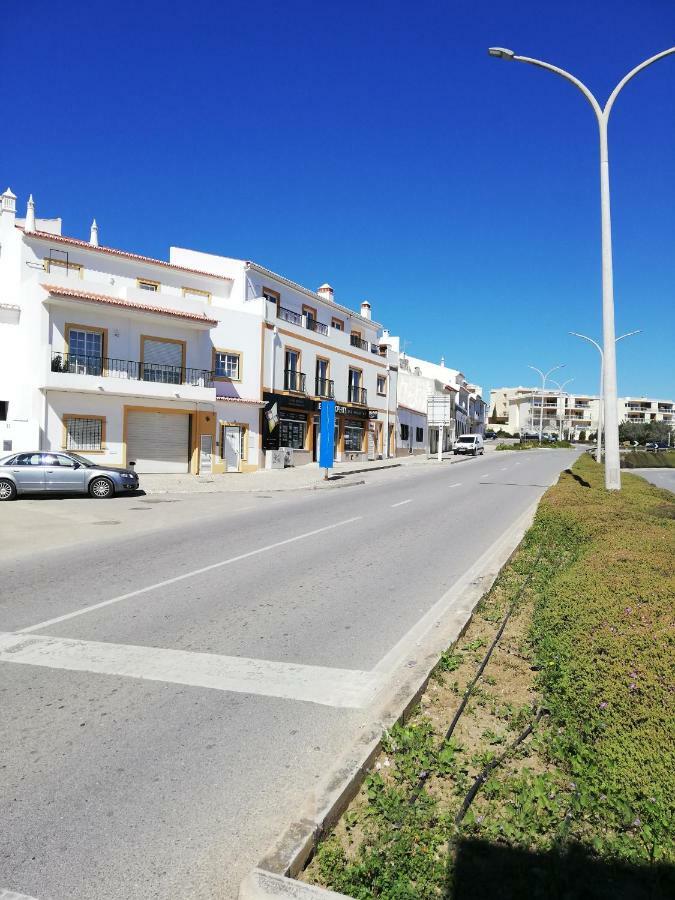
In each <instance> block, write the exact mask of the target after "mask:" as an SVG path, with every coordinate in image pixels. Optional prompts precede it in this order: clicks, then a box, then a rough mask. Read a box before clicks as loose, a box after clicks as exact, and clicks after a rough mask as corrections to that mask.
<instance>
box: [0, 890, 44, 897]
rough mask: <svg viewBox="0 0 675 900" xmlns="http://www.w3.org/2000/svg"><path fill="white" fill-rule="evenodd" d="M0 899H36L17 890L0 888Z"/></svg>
mask: <svg viewBox="0 0 675 900" xmlns="http://www.w3.org/2000/svg"><path fill="white" fill-rule="evenodd" d="M0 900H36V898H35V897H29V896H28V894H20V893H19V892H18V891H8V890H3V889H2V888H0Z"/></svg>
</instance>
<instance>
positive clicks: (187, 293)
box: [183, 287, 211, 303]
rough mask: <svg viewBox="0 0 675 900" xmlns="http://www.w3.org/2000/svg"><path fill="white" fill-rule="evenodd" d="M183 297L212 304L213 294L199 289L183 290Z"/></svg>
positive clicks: (186, 288)
mask: <svg viewBox="0 0 675 900" xmlns="http://www.w3.org/2000/svg"><path fill="white" fill-rule="evenodd" d="M183 296H184V297H187V298H188V299H190V300H205V301H206V302H207V303H210V302H211V294H210V292H209V291H200V290H199V288H189V287H184V288H183Z"/></svg>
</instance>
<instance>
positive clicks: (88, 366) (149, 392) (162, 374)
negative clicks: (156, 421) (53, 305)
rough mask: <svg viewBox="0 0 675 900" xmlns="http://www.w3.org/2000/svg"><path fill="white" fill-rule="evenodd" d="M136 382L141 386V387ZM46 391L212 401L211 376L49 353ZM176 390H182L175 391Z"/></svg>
mask: <svg viewBox="0 0 675 900" xmlns="http://www.w3.org/2000/svg"><path fill="white" fill-rule="evenodd" d="M139 382H141V383H143V386H142V387H141V386H140V385H139ZM44 386H45V387H47V388H51V389H54V390H77V391H87V390H89V391H97V392H99V393H111V394H127V395H130V394H143V395H145V396H148V397H157V398H165V399H174V398H176V396H177V395H178V396H179V397H180V398H181V399H185V400H215V389H214V384H213V372H211V371H210V370H208V369H193V368H185V367H182V366H169V365H164V364H161V363H149V362H136V361H135V360H129V359H112V358H110V357H107V356H103V357H102V356H85V355H83V354H80V353H58V352H52V354H51V362H50V372H49V374H48V376H47V379H46V384H45V385H44ZM176 387H181V390H180V391H176V390H175V388H176Z"/></svg>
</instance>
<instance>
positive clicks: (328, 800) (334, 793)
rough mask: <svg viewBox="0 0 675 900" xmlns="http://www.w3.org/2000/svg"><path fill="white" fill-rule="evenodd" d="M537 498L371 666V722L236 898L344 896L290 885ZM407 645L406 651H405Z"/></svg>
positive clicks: (486, 585) (508, 551) (487, 584)
mask: <svg viewBox="0 0 675 900" xmlns="http://www.w3.org/2000/svg"><path fill="white" fill-rule="evenodd" d="M538 506H539V500H537V502H536V503H534V504H532V505H531V506H530V507H529V508H528V509H527V510H526V511H525V512H524V513H523V514H522V515H521V516H519V518H518V519H517V520H516V521H515V522H514V523H513V525H511V527H510V528H509V529H508V530H507V531H506V532H505V533H504V534H503V535H502V536H501V537H500V538H498V539H497V541H495V543H494V544H493V545H492V546H491V547H489V548H488V549H487V550H486V551H485V553H483V555H482V556H481V557H480V558H479V559H478V560H476V562H475V563H474V564H473V566H471V567H470V568H469V569H468V570H467V571H466V572H465V573H464V575H462V577H461V578H460V579H459V580H458V581H457V582H456V583H455V584H454V585H453V586H452V587H451V588H450V590H449V591H447V592H446V594H444V595H443V597H441V598H440V600H439V601H438V602H437V603H436V604H435V605H434V606H433V607H431V609H430V610H429V611H428V612H427V613H426V614H425V616H423V617H422V619H420V620H419V621H418V623H417V624H416V625H415V626H413V628H412V629H411V630H410V631H409V632H408V633H407V635H406V636H405V637H404V638H403V639H402V641H401V642H399V644H397V645H396V646H395V647H394V648H392V650H391V651H390V653H389V654H387V656H386V657H385V658H384V660H382V661H381V663H380V664H378V668H379V667H380V666H382V663H384V662H385V661H387V666H386V669H384V670H383V669H380V670H381V671H386V672H390V673H391V678H390V683H391V684H390V687H389V693H388V696H386V697H380V700H379V704H378V700H377V699H376V701H375V705H374V707H373V709H372V717H371V721H370V722H369V723H368V727H367V728H366V731H365V733H364V734H363V735H361V736H360V737H359V738H357V739H356V740H355V741H354V743H353V744H352V746H351V747H350V748H349V750H348V751H347V753H346V754H345V755H344V756H343V757H342V759H341V760H339V761H338V764H337V765H336V766H335V767H334V768H333V770H332V771H331V772H329V773H328V774H327V776H326V777H325V778H324V780H323V782H322V784H321V785H320V787H319V788H318V789H317V792H316V794H315V795H312V796H311V797H308V799H307V802H306V804H305V810H304V811H305V813H306V814H305V815H304V816H302V818H299V819H297V820H296V821H295V822H294V823H293V824H291V825H290V826H289V827H288V828H287V829H286V831H285V832H284V833H283V834H281V835H280V837H279V838H278V839H277V841H276V842H275V843H274V844H273V846H272V847H270V849H269V850H268V851H267V853H266V854H265V855H264V857H263V858H262V860H261V861H260V862H259V864H258V866H257V867H256V868H255V869H253V871H252V872H250V873H249V874H248V875H247V876H246V878H244V880H243V881H242V882H241V885H240V889H239V895H238V896H239V900H265V898H274V897H276V898H284V897H285V898H296V900H313V898H315V900H319V898H324V900H331V898H332V900H336V898H345V897H346V895H344V894H336V893H335V892H333V891H329V890H326V889H324V888H320V887H315V886H313V885H309V884H305V883H304V882H300V881H297V880H295V876H297V875H298V874H299V873H300V872H301V871H302V870H303V868H304V866H305V865H306V863H307V862H308V860H309V859H310V857H311V856H312V855H313V853H314V851H315V849H316V847H317V845H318V843H319V842H320V840H321V839H322V837H323V836H324V835H325V834H327V833H328V832H329V831H331V830H332V828H333V827H334V826H335V824H336V823H337V822H338V820H339V819H340V816H341V815H342V814H343V812H344V811H345V809H346V808H347V806H348V805H349V803H350V802H351V800H352V799H353V798H354V796H355V795H356V794H357V792H358V790H359V788H360V787H361V784H362V782H363V780H364V778H365V777H366V775H367V773H368V770H369V769H370V768H371V766H372V764H373V763H374V761H375V757H376V756H377V755H378V754H379V752H380V750H381V742H382V734H383V733H384V732H385V731H387V730H389V729H391V728H392V727H393V726H394V725H395V724H396V723H397V722H404V721H405V720H406V718H407V717H408V715H409V714H410V712H411V710H412V709H413V708H414V707H415V706H416V705H417V703H418V701H419V699H420V697H421V696H422V694H423V693H424V691H425V689H426V686H427V683H428V681H429V678H430V677H431V673H432V672H433V670H434V668H435V667H436V664H437V663H438V659H439V657H440V654H441V653H442V652H443V650H445V649H446V648H447V647H448V646H450V645H451V644H452V643H454V642H455V641H457V640H458V639H459V638H460V637H461V635H462V634H463V633H464V631H465V630H466V628H467V626H468V624H469V622H470V621H471V618H472V616H473V611H474V609H475V607H476V605H477V604H478V602H479V601H480V600H481V598H482V597H483V596H484V595H485V594H486V593H487V591H488V590H490V588H491V587H492V585H493V584H494V582H495V580H496V579H497V576H498V575H499V573H500V572H501V570H502V569H503V568H504V566H505V565H506V564H507V563H508V562H509V560H510V559H511V557H512V556H513V554H514V553H515V551H516V549H517V548H518V546H519V545H520V542H521V540H522V538H523V535H524V534H525V532H526V531H527V529H528V528H529V526H530V525H531V524H532V520H533V518H534V514H535V512H536V510H537V507H538ZM411 641H412V646H411Z"/></svg>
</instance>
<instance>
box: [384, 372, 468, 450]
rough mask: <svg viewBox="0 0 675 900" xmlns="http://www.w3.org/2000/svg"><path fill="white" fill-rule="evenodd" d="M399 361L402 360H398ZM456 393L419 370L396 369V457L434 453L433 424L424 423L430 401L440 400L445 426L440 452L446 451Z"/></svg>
mask: <svg viewBox="0 0 675 900" xmlns="http://www.w3.org/2000/svg"><path fill="white" fill-rule="evenodd" d="M401 362H403V360H401ZM457 393H458V391H457V390H456V388H453V387H452V386H451V385H449V384H446V383H445V381H439V380H438V379H436V378H428V377H426V376H424V375H422V373H421V370H420V369H419V368H417V369H416V370H413V371H410V370H409V369H408V368H407V366H406V367H404V366H400V367H399V373H398V410H397V454H398V455H399V456H407V455H409V454H411V453H412V454H416V453H437V452H438V433H439V428H438V426H436V425H433V424H432V425H431V426H430V425H429V424H428V421H427V412H428V404H429V399H430V398H444V400H445V403H444V406H446V408H447V412H448V417H449V427H447V428H445V429H444V433H443V450H450V449H451V447H452V441H453V438H454V433H455V431H454V416H455V397H456V396H457Z"/></svg>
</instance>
